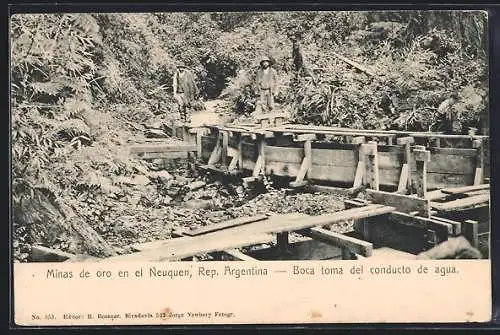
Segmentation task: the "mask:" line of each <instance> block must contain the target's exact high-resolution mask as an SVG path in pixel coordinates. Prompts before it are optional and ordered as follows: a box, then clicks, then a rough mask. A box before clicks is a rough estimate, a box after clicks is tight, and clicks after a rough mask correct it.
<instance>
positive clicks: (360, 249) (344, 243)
mask: <svg viewBox="0 0 500 335" xmlns="http://www.w3.org/2000/svg"><path fill="white" fill-rule="evenodd" d="M297 233H299V234H301V235H304V236H307V237H310V238H313V239H315V240H318V241H320V242H323V243H328V244H332V245H334V246H336V247H340V248H347V249H349V251H350V252H352V253H355V254H360V255H362V256H364V257H370V256H371V255H372V251H373V244H372V243H370V242H366V241H362V240H359V239H356V238H354V237H350V236H346V235H343V234H339V233H335V232H332V231H330V230H326V229H323V228H319V227H314V228H309V229H304V230H299V231H297Z"/></svg>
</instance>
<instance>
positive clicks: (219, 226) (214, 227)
mask: <svg viewBox="0 0 500 335" xmlns="http://www.w3.org/2000/svg"><path fill="white" fill-rule="evenodd" d="M267 219H268V216H267V215H255V216H250V217H241V218H236V219H232V220H228V221H223V222H219V223H214V224H211V225H208V226H205V227H201V228H197V229H195V230H189V231H186V232H185V233H184V234H185V235H187V236H197V235H204V234H207V233H211V232H214V231H219V230H223V229H227V228H231V227H236V226H241V225H245V224H249V223H253V222H258V221H263V220H267Z"/></svg>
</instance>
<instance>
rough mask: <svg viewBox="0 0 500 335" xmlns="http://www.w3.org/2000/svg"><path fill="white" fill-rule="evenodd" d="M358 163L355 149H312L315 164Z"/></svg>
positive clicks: (354, 165)
mask: <svg viewBox="0 0 500 335" xmlns="http://www.w3.org/2000/svg"><path fill="white" fill-rule="evenodd" d="M357 163H358V157H357V152H356V151H354V150H335V149H312V164H313V165H324V166H350V167H356V166H357Z"/></svg>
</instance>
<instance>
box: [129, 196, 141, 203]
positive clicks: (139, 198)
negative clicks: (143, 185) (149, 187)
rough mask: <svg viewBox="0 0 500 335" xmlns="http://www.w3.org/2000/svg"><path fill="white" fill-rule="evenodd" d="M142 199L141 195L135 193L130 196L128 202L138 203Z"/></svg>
mask: <svg viewBox="0 0 500 335" xmlns="http://www.w3.org/2000/svg"><path fill="white" fill-rule="evenodd" d="M140 200H141V195H140V194H135V195H134V196H132V197H130V198H129V200H128V202H129V203H130V204H132V205H137V204H138V203H139V201H140Z"/></svg>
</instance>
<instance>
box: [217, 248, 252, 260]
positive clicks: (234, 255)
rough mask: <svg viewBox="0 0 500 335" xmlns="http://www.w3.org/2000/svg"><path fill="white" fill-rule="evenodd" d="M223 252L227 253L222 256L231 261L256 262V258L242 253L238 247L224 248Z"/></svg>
mask: <svg viewBox="0 0 500 335" xmlns="http://www.w3.org/2000/svg"><path fill="white" fill-rule="evenodd" d="M224 253H225V254H227V255H228V256H229V257H227V256H225V255H224V256H225V257H224V256H223V257H224V258H229V259H228V260H231V261H252V262H258V261H259V260H258V259H255V258H253V257H250V256H248V255H247V254H244V253H242V252H241V251H239V250H238V249H228V250H224ZM224 260H225V259H224Z"/></svg>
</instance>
